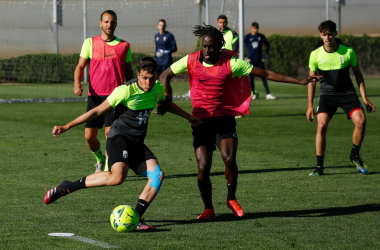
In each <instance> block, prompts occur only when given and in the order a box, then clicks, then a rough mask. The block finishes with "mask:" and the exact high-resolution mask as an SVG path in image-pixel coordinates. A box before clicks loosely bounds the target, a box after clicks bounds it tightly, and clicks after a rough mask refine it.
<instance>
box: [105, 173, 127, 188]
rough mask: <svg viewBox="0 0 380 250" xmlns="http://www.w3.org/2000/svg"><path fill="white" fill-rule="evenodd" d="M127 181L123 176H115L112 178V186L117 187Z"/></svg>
mask: <svg viewBox="0 0 380 250" xmlns="http://www.w3.org/2000/svg"><path fill="white" fill-rule="evenodd" d="M124 181H125V178H124V177H123V176H122V175H114V176H112V177H111V178H110V182H109V184H110V186H117V185H120V184H122V183H123V182H124Z"/></svg>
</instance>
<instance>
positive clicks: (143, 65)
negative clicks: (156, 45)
mask: <svg viewBox="0 0 380 250" xmlns="http://www.w3.org/2000/svg"><path fill="white" fill-rule="evenodd" d="M137 70H138V72H139V73H140V72H141V70H144V71H146V72H148V73H149V74H156V73H157V62H156V60H154V58H152V57H149V56H147V57H143V58H141V60H140V62H139V65H138V67H137Z"/></svg>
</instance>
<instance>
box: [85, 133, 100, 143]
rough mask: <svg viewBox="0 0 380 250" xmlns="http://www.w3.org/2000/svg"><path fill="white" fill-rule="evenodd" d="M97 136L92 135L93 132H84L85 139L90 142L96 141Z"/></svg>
mask: <svg viewBox="0 0 380 250" xmlns="http://www.w3.org/2000/svg"><path fill="white" fill-rule="evenodd" d="M96 137H97V134H95V133H92V132H91V131H85V132H84V139H85V140H86V141H88V142H90V141H93V140H96V139H97V138H96Z"/></svg>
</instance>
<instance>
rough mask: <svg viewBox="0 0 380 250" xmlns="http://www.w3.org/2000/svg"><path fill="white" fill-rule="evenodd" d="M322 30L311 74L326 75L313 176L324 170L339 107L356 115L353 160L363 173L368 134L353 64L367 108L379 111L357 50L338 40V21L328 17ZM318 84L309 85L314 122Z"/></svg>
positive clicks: (351, 116) (352, 116) (310, 116)
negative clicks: (328, 138) (362, 151)
mask: <svg viewBox="0 0 380 250" xmlns="http://www.w3.org/2000/svg"><path fill="white" fill-rule="evenodd" d="M318 30H319V35H320V37H321V38H322V40H323V45H322V46H320V47H319V48H317V49H316V50H314V51H313V52H311V55H310V60H309V68H310V75H314V74H316V72H317V71H318V74H319V75H322V76H323V78H322V80H321V95H320V97H319V105H318V108H317V115H318V127H317V136H316V143H315V145H316V156H317V167H316V168H315V170H314V171H313V172H312V173H311V174H310V176H319V175H322V174H323V170H324V164H323V161H324V157H325V151H326V133H327V128H328V125H329V123H330V121H331V119H332V117H333V116H334V114H335V112H336V110H337V109H338V108H339V107H341V108H342V109H343V110H344V112H345V113H346V114H347V118H348V119H352V121H353V123H354V125H355V129H354V132H353V135H352V140H353V144H352V150H351V155H350V160H351V161H352V162H353V163H354V164H355V166H356V167H357V169H358V171H359V172H360V173H362V174H366V173H368V170H367V166H366V165H365V164H364V163H363V161H362V159H361V158H360V156H359V150H360V146H361V144H362V142H363V139H364V134H365V126H366V117H365V114H364V110H363V107H362V104H361V103H360V101H359V98H358V96H357V94H356V91H355V88H354V85H353V83H352V81H351V78H350V73H349V69H350V68H352V70H353V72H354V74H355V78H356V83H357V85H358V87H359V90H360V94H361V97H362V99H363V102H364V104H365V106H366V109H367V111H368V112H371V111H372V110H373V111H375V107H374V106H373V105H372V103H371V102H370V101H369V100H368V98H367V95H366V90H365V84H364V78H363V75H362V73H361V71H360V68H359V66H358V63H357V59H356V54H355V52H354V50H353V49H352V48H350V47H348V46H345V45H343V44H341V43H337V41H336V36H337V34H338V32H337V31H336V24H335V23H334V22H332V21H324V22H322V23H321V24H320V25H319V27H318ZM315 84H316V83H315V82H314V83H310V84H309V86H308V100H309V101H308V109H307V112H306V117H307V119H308V121H309V122H312V121H313V119H314V108H313V100H314V93H315Z"/></svg>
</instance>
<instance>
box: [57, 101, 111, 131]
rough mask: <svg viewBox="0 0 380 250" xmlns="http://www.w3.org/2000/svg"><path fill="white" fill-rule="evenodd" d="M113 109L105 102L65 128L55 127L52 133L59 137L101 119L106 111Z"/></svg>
mask: <svg viewBox="0 0 380 250" xmlns="http://www.w3.org/2000/svg"><path fill="white" fill-rule="evenodd" d="M110 108H111V104H110V103H109V102H108V101H107V100H105V101H104V102H102V104H100V105H99V106H97V107H95V108H93V109H91V110H89V111H88V112H86V113H84V114H83V115H81V116H79V117H77V118H75V119H74V120H73V121H71V122H69V123H67V124H66V125H65V126H54V128H53V131H52V132H51V133H52V134H53V135H54V137H57V136H58V135H60V134H62V133H64V132H66V131H67V130H69V129H70V128H72V127H75V126H77V125H79V124H83V123H85V122H87V121H91V120H93V119H95V118H97V117H99V116H100V115H101V114H103V113H104V112H105V111H106V110H108V109H110Z"/></svg>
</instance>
